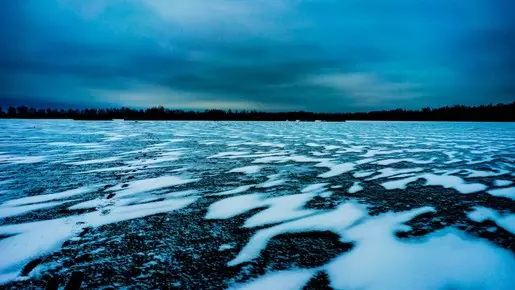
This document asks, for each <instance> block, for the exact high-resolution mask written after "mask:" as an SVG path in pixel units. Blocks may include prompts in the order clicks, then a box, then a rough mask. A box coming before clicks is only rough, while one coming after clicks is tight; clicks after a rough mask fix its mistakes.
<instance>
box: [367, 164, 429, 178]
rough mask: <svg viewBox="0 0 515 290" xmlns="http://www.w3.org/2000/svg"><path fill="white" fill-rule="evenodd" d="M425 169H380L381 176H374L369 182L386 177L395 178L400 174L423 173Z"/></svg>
mask: <svg viewBox="0 0 515 290" xmlns="http://www.w3.org/2000/svg"><path fill="white" fill-rule="evenodd" d="M423 170H424V169H423V168H420V167H416V168H406V169H396V168H383V169H380V170H379V172H380V173H381V174H379V175H376V176H373V177H371V178H368V179H367V180H369V181H370V180H376V179H380V178H386V177H391V176H395V175H398V174H404V173H412V172H420V171H423Z"/></svg>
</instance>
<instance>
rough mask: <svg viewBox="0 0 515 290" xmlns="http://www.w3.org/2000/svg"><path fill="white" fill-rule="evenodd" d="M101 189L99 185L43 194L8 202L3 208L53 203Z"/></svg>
mask: <svg viewBox="0 0 515 290" xmlns="http://www.w3.org/2000/svg"><path fill="white" fill-rule="evenodd" d="M99 188H100V186H99V185H94V186H82V187H79V188H75V189H70V190H66V191H62V192H58V193H52V194H42V195H34V196H29V197H23V198H18V199H13V200H8V201H6V202H4V203H3V204H2V206H19V205H26V204H31V203H38V202H45V201H51V200H56V199H66V198H70V197H74V196H77V195H81V194H85V193H89V192H94V191H96V190H98V189H99Z"/></svg>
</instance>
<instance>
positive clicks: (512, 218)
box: [467, 206, 515, 235]
mask: <svg viewBox="0 0 515 290" xmlns="http://www.w3.org/2000/svg"><path fill="white" fill-rule="evenodd" d="M467 216H468V217H469V218H470V219H471V220H473V221H475V222H478V223H480V222H483V221H485V220H492V221H494V222H495V223H496V224H497V225H498V226H500V227H501V228H503V229H505V230H507V231H509V232H510V233H512V234H514V235H515V214H506V215H501V214H498V213H497V212H496V211H494V210H493V209H489V208H486V207H482V206H476V207H475V208H474V211H472V212H470V213H469V214H468V215H467Z"/></svg>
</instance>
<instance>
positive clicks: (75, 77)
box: [0, 0, 515, 111]
mask: <svg viewBox="0 0 515 290" xmlns="http://www.w3.org/2000/svg"><path fill="white" fill-rule="evenodd" d="M272 2H273V3H272ZM1 5H2V8H3V9H2V10H1V11H2V12H0V14H1V15H0V17H1V19H2V20H1V21H2V23H1V24H2V28H0V40H2V43H5V45H3V46H2V47H1V48H0V72H1V73H2V75H3V77H2V80H1V81H0V101H1V102H0V103H4V104H6V103H22V102H23V103H34V104H41V103H53V104H64V106H66V104H69V105H83V106H99V105H105V104H109V105H128V106H150V105H159V104H163V105H168V106H175V107H185V108H206V107H221V108H229V107H234V108H248V109H252V108H256V109H265V110H285V109H303V110H315V111H337V110H351V111H356V110H369V109H382V108H393V107H399V106H401V107H405V108H415V107H423V106H438V105H447V104H455V103H463V104H478V103H489V102H499V101H506V102H507V101H513V100H514V99H515V97H514V96H515V88H514V84H515V79H514V75H515V73H514V67H515V56H514V55H515V54H514V53H513V51H515V26H514V25H513V24H514V23H513V20H511V18H510V16H509V14H508V13H507V12H506V10H507V9H508V8H511V7H512V6H514V5H513V4H511V3H509V2H506V0H495V1H493V2H488V1H486V0H475V1H467V2H466V3H465V2H463V3H462V2H452V3H450V2H448V1H443V0H435V1H431V2H427V3H426V1H405V0H397V1H393V2H391V3H389V4H388V3H384V2H382V1H376V0H374V1H370V2H369V3H361V2H359V3H358V2H356V3H355V2H346V1H333V0H325V1H310V0H306V1H289V0H278V1H230V0H213V1H210V5H209V7H206V3H205V1H201V0H191V1H188V3H185V2H184V1H161V0H156V1H150V0H149V1H147V0H130V1H117V0H113V1H106V0H92V1H88V2H87V3H86V2H82V1H75V0H41V1H34V0H28V1H25V2H23V3H22V4H20V2H19V1H11V0H8V1H4V2H3V3H2V4H1Z"/></svg>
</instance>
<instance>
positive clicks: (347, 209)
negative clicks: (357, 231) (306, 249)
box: [228, 203, 366, 266]
mask: <svg viewBox="0 0 515 290" xmlns="http://www.w3.org/2000/svg"><path fill="white" fill-rule="evenodd" d="M365 213H366V211H365V210H364V209H363V208H362V207H361V206H357V205H355V204H352V203H345V204H342V205H340V206H338V208H336V209H335V210H331V211H324V212H320V213H318V214H315V215H312V216H308V217H305V218H302V219H298V220H295V221H291V222H286V223H283V224H280V225H277V226H273V227H271V228H267V229H264V230H259V231H258V232H257V233H256V234H254V235H253V236H252V238H251V239H250V240H249V242H248V243H247V245H245V247H244V248H243V249H242V250H241V251H240V253H239V254H238V256H236V258H234V259H233V260H231V261H230V262H229V263H228V265H229V266H235V265H238V264H241V263H244V262H248V261H250V260H252V259H255V258H257V257H258V256H259V254H260V253H261V251H262V250H263V249H264V248H265V247H266V245H267V244H268V242H269V241H270V239H272V238H273V237H275V236H278V235H281V234H285V233H298V232H308V231H334V232H336V233H339V232H341V231H343V230H344V229H346V228H347V227H349V226H350V225H352V224H353V223H354V222H356V221H357V220H359V219H360V218H362V217H363V216H365Z"/></svg>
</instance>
